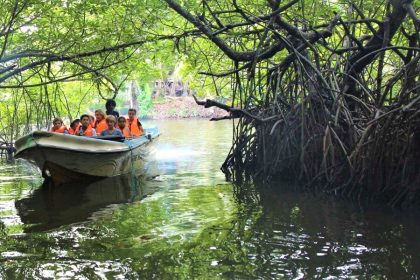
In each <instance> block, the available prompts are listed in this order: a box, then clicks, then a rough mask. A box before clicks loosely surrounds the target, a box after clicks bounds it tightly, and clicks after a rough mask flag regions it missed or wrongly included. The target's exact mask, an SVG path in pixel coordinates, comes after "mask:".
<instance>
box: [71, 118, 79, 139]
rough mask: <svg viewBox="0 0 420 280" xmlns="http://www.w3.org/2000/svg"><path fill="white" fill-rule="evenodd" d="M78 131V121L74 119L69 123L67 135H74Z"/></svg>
mask: <svg viewBox="0 0 420 280" xmlns="http://www.w3.org/2000/svg"><path fill="white" fill-rule="evenodd" d="M79 129H80V119H75V120H74V121H72V122H71V124H70V128H69V134H71V135H75V134H76V132H77V131H78V130H79Z"/></svg>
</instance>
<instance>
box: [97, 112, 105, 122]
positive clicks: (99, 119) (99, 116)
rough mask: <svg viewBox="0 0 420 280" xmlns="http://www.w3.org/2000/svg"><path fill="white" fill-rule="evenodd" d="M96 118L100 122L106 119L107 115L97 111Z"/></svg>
mask: <svg viewBox="0 0 420 280" xmlns="http://www.w3.org/2000/svg"><path fill="white" fill-rule="evenodd" d="M95 118H96V120H97V121H98V122H100V121H102V120H104V119H105V113H104V111H102V110H101V109H98V110H96V111H95Z"/></svg>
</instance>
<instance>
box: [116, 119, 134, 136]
mask: <svg viewBox="0 0 420 280" xmlns="http://www.w3.org/2000/svg"><path fill="white" fill-rule="evenodd" d="M117 127H118V128H119V129H120V130H121V132H122V134H123V135H124V137H125V138H130V137H131V132H130V129H128V127H127V120H126V119H125V117H119V118H118V126H117Z"/></svg>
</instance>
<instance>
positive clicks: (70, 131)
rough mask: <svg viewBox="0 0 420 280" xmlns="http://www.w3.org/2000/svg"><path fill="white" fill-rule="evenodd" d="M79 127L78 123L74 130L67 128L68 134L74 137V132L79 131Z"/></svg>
mask: <svg viewBox="0 0 420 280" xmlns="http://www.w3.org/2000/svg"><path fill="white" fill-rule="evenodd" d="M80 126H81V124H80V123H79V124H78V125H77V126H76V129H73V128H71V127H70V128H69V134H71V135H75V134H76V132H77V131H79V130H80Z"/></svg>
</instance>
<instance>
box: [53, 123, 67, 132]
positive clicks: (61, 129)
mask: <svg viewBox="0 0 420 280" xmlns="http://www.w3.org/2000/svg"><path fill="white" fill-rule="evenodd" d="M66 130H67V127H65V126H64V125H62V126H61V127H60V128H58V129H54V127H52V128H51V132H55V133H64V132H65V131H66Z"/></svg>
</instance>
